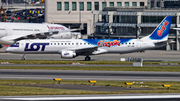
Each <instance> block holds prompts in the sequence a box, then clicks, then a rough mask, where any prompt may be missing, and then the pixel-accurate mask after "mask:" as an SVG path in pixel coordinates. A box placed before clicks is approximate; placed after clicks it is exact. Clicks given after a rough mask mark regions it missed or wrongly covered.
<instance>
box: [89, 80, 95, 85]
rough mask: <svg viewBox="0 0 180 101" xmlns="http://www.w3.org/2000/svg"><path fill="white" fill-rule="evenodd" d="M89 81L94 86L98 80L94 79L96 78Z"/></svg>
mask: <svg viewBox="0 0 180 101" xmlns="http://www.w3.org/2000/svg"><path fill="white" fill-rule="evenodd" d="M88 82H89V83H91V86H92V85H93V86H96V81H94V80H88Z"/></svg>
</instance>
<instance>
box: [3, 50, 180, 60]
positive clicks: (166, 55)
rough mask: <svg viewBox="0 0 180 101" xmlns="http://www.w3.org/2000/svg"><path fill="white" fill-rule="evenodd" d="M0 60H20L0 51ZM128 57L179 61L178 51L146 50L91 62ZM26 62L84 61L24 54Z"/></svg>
mask: <svg viewBox="0 0 180 101" xmlns="http://www.w3.org/2000/svg"><path fill="white" fill-rule="evenodd" d="M0 52H1V53H0V60H1V59H12V60H20V59H21V54H11V53H4V51H2V50H0ZM129 57H133V58H143V60H144V61H180V59H179V57H180V52H179V51H161V50H147V51H145V53H139V52H135V53H128V54H121V55H120V54H101V55H93V56H91V59H92V61H101V60H118V61H119V60H120V58H125V59H126V60H128V58H129ZM25 58H26V60H79V61H82V60H83V61H84V58H85V57H84V56H78V57H76V58H73V59H62V58H61V56H60V54H26V55H25Z"/></svg>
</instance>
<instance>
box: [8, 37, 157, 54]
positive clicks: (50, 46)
mask: <svg viewBox="0 0 180 101" xmlns="http://www.w3.org/2000/svg"><path fill="white" fill-rule="evenodd" d="M103 40H104V39H34V40H21V41H18V42H17V43H18V45H14V46H13V45H12V46H11V47H9V48H8V49H6V51H7V52H11V53H21V54H45V53H46V54H61V52H62V51H66V50H67V51H68V50H71V51H74V52H75V53H76V54H77V55H97V54H103V53H130V52H135V51H141V50H145V49H151V48H155V44H154V43H152V42H144V41H141V40H140V39H107V41H105V42H104V44H103V45H102V46H100V45H99V44H98V42H100V41H103ZM117 41H119V42H120V43H119V44H116V43H115V42H117ZM108 42H111V44H109V43H108ZM113 42H114V43H113ZM93 47H97V49H94V50H92V51H90V50H88V48H90V49H91V48H93ZM83 49H86V50H88V52H86V50H83ZM81 51H82V52H81Z"/></svg>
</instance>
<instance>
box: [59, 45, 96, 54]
mask: <svg viewBox="0 0 180 101" xmlns="http://www.w3.org/2000/svg"><path fill="white" fill-rule="evenodd" d="M97 48H98V47H96V46H95V47H87V48H67V49H64V50H62V51H75V52H76V53H82V52H83V53H84V52H86V53H89V52H93V51H95V50H97Z"/></svg>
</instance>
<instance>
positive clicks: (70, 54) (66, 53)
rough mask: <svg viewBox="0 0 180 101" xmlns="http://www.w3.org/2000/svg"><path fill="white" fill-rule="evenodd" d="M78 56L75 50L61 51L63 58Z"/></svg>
mask: <svg viewBox="0 0 180 101" xmlns="http://www.w3.org/2000/svg"><path fill="white" fill-rule="evenodd" d="M74 57H76V53H75V52H74V51H61V58H67V59H71V58H74Z"/></svg>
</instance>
